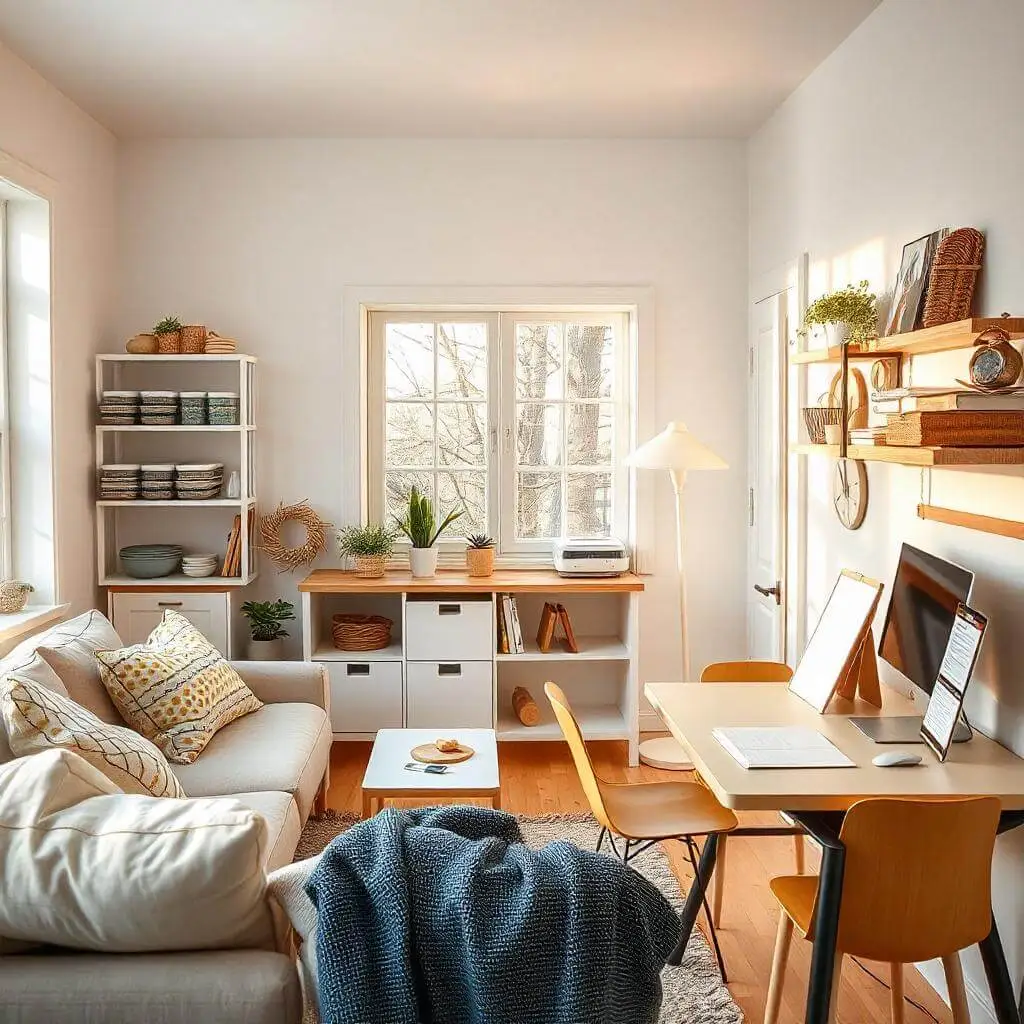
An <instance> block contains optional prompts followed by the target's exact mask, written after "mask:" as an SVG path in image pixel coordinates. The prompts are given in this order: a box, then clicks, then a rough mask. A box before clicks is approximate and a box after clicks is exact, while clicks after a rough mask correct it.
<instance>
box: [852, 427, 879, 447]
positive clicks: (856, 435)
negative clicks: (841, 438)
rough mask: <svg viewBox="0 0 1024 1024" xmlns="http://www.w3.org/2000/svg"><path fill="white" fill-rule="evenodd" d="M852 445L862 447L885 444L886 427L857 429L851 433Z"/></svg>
mask: <svg viewBox="0 0 1024 1024" xmlns="http://www.w3.org/2000/svg"><path fill="white" fill-rule="evenodd" d="M850 444H855V445H858V446H860V447H870V446H872V445H881V444H885V427H856V428H854V429H853V430H851V431H850Z"/></svg>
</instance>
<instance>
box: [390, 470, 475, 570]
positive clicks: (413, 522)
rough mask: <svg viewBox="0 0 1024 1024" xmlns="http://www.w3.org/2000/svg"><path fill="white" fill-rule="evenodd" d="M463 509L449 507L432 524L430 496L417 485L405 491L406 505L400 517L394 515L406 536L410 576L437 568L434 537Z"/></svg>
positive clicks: (450, 523)
mask: <svg viewBox="0 0 1024 1024" xmlns="http://www.w3.org/2000/svg"><path fill="white" fill-rule="evenodd" d="M464 511H465V510H464V509H458V510H456V509H452V510H451V512H449V513H448V514H447V515H446V516H445V517H444V520H443V521H442V523H441V525H440V526H436V520H435V519H434V509H433V506H432V505H431V504H430V499H429V498H428V497H427V496H426V495H425V494H421V493H420V491H419V488H418V487H414V488H413V489H412V490H411V491H410V492H409V508H408V511H407V512H406V513H405V518H404V519H399V518H398V516H394V517H393V518H394V520H395V522H396V523H397V524H398V528H399V529H400V530H401V531H402V533H404V534H405V535H406V537H408V538H409V541H410V543H411V544H412V549H411V550H410V551H409V567H410V569H411V570H412V574H413V576H416V577H418V578H427V577H430V576H433V575H434V574H435V573H436V572H437V547H436V544H437V538H438V537H440V536H441V534H442V533H444V531H445V530H447V529H448V527H449V526H451V525H452V523H454V522H455V520H456V519H458V518H459V516H461V515H462V513H463V512H464Z"/></svg>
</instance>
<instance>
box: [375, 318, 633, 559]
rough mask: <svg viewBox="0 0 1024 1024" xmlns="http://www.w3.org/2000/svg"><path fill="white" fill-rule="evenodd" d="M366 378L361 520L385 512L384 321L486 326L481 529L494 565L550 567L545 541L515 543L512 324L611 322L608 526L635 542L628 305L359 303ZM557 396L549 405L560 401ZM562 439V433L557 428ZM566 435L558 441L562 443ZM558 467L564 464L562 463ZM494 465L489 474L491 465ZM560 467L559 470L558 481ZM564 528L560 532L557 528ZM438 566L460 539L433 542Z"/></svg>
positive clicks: (456, 553) (456, 555)
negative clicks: (491, 544)
mask: <svg viewBox="0 0 1024 1024" xmlns="http://www.w3.org/2000/svg"><path fill="white" fill-rule="evenodd" d="M360 313H361V320H362V326H363V337H364V344H365V347H364V351H363V365H364V367H365V380H364V389H363V401H362V403H361V406H362V408H363V409H364V411H365V414H364V430H365V434H364V441H365V445H364V448H365V460H364V464H363V468H364V471H363V473H362V481H363V495H362V501H361V504H362V507H363V509H364V516H365V518H367V519H368V520H370V521H381V520H382V519H383V518H384V515H385V489H384V473H385V467H384V453H385V407H386V398H385V379H384V375H385V368H386V361H387V360H386V351H385V344H384V326H385V324H386V323H396V322H405V323H420V322H427V321H434V322H438V321H442V320H443V321H447V322H472V323H481V322H484V323H486V324H487V329H488V374H487V379H488V386H489V392H488V396H487V398H488V410H487V432H488V445H487V466H486V468H487V472H488V494H487V500H488V520H489V524H488V532H489V533H491V534H492V535H493V536H494V538H495V540H496V542H497V545H498V552H497V558H498V563H499V564H500V565H505V566H510V565H544V564H548V565H549V564H550V563H551V540H550V539H537V540H520V541H517V540H516V539H515V474H516V471H517V465H516V458H515V447H516V437H515V430H516V415H515V414H516V388H515V325H516V324H518V323H524V322H534V323H537V322H543V323H551V322H553V321H561V322H566V323H590V324H594V323H608V322H609V321H613V322H614V323H613V326H614V330H615V341H616V364H615V378H614V379H615V382H616V384H615V387H614V390H613V395H612V396H611V398H610V399H607V400H606V404H611V405H614V406H615V417H614V425H613V450H612V462H611V470H612V480H613V494H612V525H611V532H612V533H613V535H615V536H618V537H621V538H624V539H627V540H630V539H634V538H635V533H636V526H635V515H634V513H633V506H634V505H635V486H634V481H633V480H631V475H630V473H629V471H628V470H627V469H626V468H625V465H624V460H625V457H626V455H627V454H628V453H629V451H630V450H631V449H632V447H633V446H634V443H635V436H636V419H637V417H636V406H637V385H638V375H637V337H638V331H637V323H636V320H637V315H636V308H635V306H633V305H631V304H620V305H615V306H611V305H608V304H600V305H593V306H585V305H576V304H574V305H568V304H566V305H559V306H557V307H556V306H548V305H545V304H536V305H524V306H518V305H517V306H514V307H511V308H508V307H506V308H500V307H499V305H498V304H493V305H490V306H486V307H485V306H483V305H479V304H476V303H474V304H473V305H472V306H471V307H467V306H461V305H460V306H455V305H450V306H449V305H435V304H430V303H424V304H422V305H419V304H413V303H401V304H398V303H396V304H388V305H386V306H384V305H382V306H380V307H373V306H362V307H361V310H360ZM564 402H565V398H564V396H563V398H562V399H558V400H555V402H554V404H562V403H564ZM563 435H564V431H563ZM564 443H565V438H564V436H563V445H564ZM563 463H564V459H563ZM492 466H494V467H495V468H494V471H492V469H491V467H492ZM566 471H567V470H566V467H565V466H564V464H563V466H562V467H561V469H560V473H561V475H562V477H563V480H564V478H565V475H566ZM564 525H565V524H564V523H563V527H564ZM438 546H439V548H440V560H441V563H442V564H461V559H462V551H463V548H464V541H463V540H461V539H449V540H442V541H440V542H439V545H438ZM407 548H408V543H407V542H404V541H400V542H399V544H398V545H397V551H398V552H399V553H400V554H404V553H405V552H406V549H407Z"/></svg>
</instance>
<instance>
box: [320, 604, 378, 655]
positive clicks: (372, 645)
mask: <svg viewBox="0 0 1024 1024" xmlns="http://www.w3.org/2000/svg"><path fill="white" fill-rule="evenodd" d="M391 626H392V622H391V620H390V619H386V618H385V617H384V616H383V615H354V614H351V613H348V612H345V613H342V614H340V615H335V616H333V617H332V618H331V635H332V636H333V637H334V646H335V647H336V648H337V649H338V650H339V651H380V650H383V649H384V648H385V647H387V646H388V644H390V643H391Z"/></svg>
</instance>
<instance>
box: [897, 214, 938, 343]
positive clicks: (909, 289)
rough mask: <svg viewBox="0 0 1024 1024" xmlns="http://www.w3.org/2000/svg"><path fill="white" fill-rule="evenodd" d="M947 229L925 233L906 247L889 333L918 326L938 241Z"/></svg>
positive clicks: (901, 261)
mask: <svg viewBox="0 0 1024 1024" xmlns="http://www.w3.org/2000/svg"><path fill="white" fill-rule="evenodd" d="M948 230H949V229H948V228H944V229H943V230H941V231H933V232H932V233H931V234H930V235H923V236H922V237H921V238H917V239H915V240H914V241H913V242H908V243H907V244H906V245H905V246H903V259H902V260H900V273H899V277H897V278H896V287H895V288H894V289H893V293H892V305H891V306H890V307H889V319H888V322H887V324H886V328H885V333H886V335H887V336H888V335H890V334H903V333H905V332H906V331H912V330H914V329H915V328H916V327H918V325H919V324H918V322H919V320H920V317H921V313H922V312H923V310H924V296H925V291H926V289H927V287H928V275H929V274H930V273H931V269H932V259H933V258H934V256H935V250H936V249H937V248H938V245H939V242H941V241H942V239H943V238H944V237H945V235H946V234H947V233H948Z"/></svg>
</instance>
